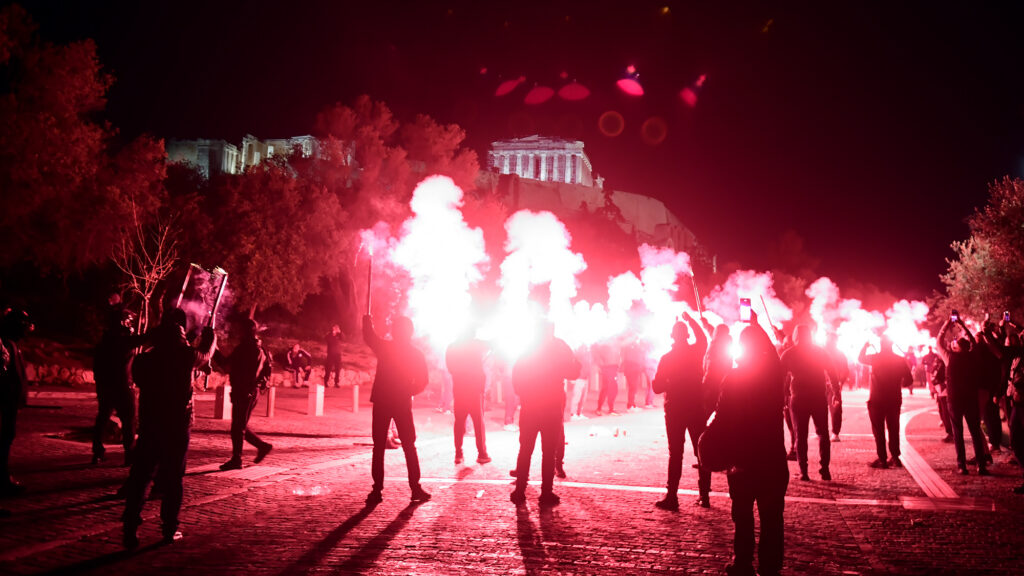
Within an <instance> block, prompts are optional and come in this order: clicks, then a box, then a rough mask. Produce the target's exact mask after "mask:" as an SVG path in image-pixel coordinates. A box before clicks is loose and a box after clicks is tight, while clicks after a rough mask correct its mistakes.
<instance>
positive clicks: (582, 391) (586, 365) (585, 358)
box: [569, 344, 590, 420]
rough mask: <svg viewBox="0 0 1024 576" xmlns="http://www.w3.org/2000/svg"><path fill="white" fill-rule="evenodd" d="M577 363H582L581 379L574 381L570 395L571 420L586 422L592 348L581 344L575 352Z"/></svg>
mask: <svg viewBox="0 0 1024 576" xmlns="http://www.w3.org/2000/svg"><path fill="white" fill-rule="evenodd" d="M575 354H576V361H577V362H579V363H580V377H579V378H577V379H575V380H573V381H572V386H571V388H572V394H570V395H569V419H570V420H586V418H587V417H586V416H585V415H584V414H583V405H584V404H585V403H586V401H587V389H588V388H590V347H589V346H587V345H586V344H581V345H580V346H579V348H577V349H576V351H575Z"/></svg>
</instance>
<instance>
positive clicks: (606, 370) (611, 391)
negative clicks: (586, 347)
mask: <svg viewBox="0 0 1024 576" xmlns="http://www.w3.org/2000/svg"><path fill="white" fill-rule="evenodd" d="M592 349H593V358H594V363H595V364H597V374H598V393H597V411H596V414H597V415H598V416H600V415H601V407H602V406H604V405H605V401H607V402H608V413H609V414H611V415H612V416H616V415H618V412H616V411H615V397H616V396H618V394H619V361H620V356H621V354H620V352H619V348H618V346H617V344H616V343H615V342H613V341H612V340H610V339H609V340H605V341H604V342H599V343H597V344H594V346H593V348H592Z"/></svg>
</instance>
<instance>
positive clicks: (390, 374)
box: [363, 314, 430, 506]
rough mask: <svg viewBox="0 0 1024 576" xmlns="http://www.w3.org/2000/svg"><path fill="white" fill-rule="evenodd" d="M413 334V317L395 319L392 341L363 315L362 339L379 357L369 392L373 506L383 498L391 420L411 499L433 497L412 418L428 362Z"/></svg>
mask: <svg viewBox="0 0 1024 576" xmlns="http://www.w3.org/2000/svg"><path fill="white" fill-rule="evenodd" d="M412 336H413V325H412V320H410V319H408V318H406V317H405V316H399V317H397V318H395V320H394V322H392V324H391V337H392V339H391V340H385V339H383V338H381V337H380V336H378V335H377V332H376V331H375V330H374V328H373V317H372V316H370V315H369V314H367V315H366V316H363V340H365V341H366V345H367V346H369V347H370V349H371V350H373V353H374V354H375V355H376V356H377V372H376V374H375V375H374V377H373V390H372V391H371V392H370V402H372V403H373V417H372V423H371V425H370V426H371V434H372V436H373V462H372V464H371V466H370V475H371V476H372V477H373V490H372V491H371V492H370V494H369V495H368V496H367V497H366V503H367V504H368V505H370V506H373V505H376V504H378V503H380V502H381V501H382V500H383V499H384V496H383V491H384V452H385V450H387V441H388V430H390V428H391V421H392V420H394V422H395V427H396V428H398V437H399V439H400V440H401V442H402V450H403V451H404V452H405V466H406V468H407V469H408V471H409V488H410V489H411V491H412V496H411V500H412V501H413V502H426V501H427V500H430V494H429V493H427V491H426V490H424V489H423V487H421V486H420V460H419V456H418V455H417V454H416V425H415V423H414V422H413V418H412V397H413V396H415V395H416V394H419V393H420V392H422V391H423V390H424V389H426V387H427V383H428V379H427V362H426V360H425V359H424V358H423V353H422V352H420V351H419V350H417V349H416V347H415V346H414V345H413V342H412Z"/></svg>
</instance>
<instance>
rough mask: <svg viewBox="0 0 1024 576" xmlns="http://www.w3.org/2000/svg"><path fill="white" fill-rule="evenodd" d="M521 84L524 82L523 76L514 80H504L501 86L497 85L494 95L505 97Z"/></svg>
mask: <svg viewBox="0 0 1024 576" xmlns="http://www.w3.org/2000/svg"><path fill="white" fill-rule="evenodd" d="M523 82H526V77H525V76H520V77H519V78H516V79H514V80H505V81H504V82H502V83H501V84H498V89H497V90H495V91H494V95H495V96H505V95H507V94H509V93H511V92H512V91H513V90H515V89H516V88H518V87H519V85H520V84H522V83H523Z"/></svg>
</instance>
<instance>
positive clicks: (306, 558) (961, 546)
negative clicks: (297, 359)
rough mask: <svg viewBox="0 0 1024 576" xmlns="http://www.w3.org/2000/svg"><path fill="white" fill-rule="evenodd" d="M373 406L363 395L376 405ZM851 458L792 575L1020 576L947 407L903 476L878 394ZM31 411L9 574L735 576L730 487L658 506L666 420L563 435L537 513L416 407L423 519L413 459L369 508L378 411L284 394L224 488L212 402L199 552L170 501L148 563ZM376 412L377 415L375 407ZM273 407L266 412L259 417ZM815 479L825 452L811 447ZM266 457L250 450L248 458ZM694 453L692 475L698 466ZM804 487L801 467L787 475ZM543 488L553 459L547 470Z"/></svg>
mask: <svg viewBox="0 0 1024 576" xmlns="http://www.w3.org/2000/svg"><path fill="white" fill-rule="evenodd" d="M364 396H365V394H364ZM844 400H845V403H846V406H845V413H846V421H845V422H844V428H843V434H842V437H843V438H842V442H840V443H837V444H833V448H832V458H833V464H832V473H833V476H834V481H832V482H823V481H821V480H820V479H818V478H817V477H816V476H815V475H813V474H812V481H811V482H801V481H799V480H798V479H797V478H796V477H794V478H793V479H792V481H791V483H790V487H789V492H788V494H787V502H786V513H785V516H786V562H785V573H787V574H815V575H818V574H843V575H852V574H1020V573H1021V572H1022V570H1024V568H1022V566H1024V565H1022V564H1021V558H1022V553H1021V552H1022V551H1024V522H1022V513H1024V498H1022V497H1020V496H1016V495H1014V494H1012V493H1011V492H1010V489H1011V488H1012V487H1013V486H1016V485H1017V484H1019V483H1020V478H1021V472H1020V468H1018V467H1017V466H1016V465H1015V464H1012V463H1010V462H1009V455H1008V454H1007V453H1006V451H1005V450H1004V452H1003V454H1000V455H997V456H996V460H997V461H996V465H995V466H994V468H993V472H994V474H995V475H994V476H993V477H990V478H982V477H978V476H974V475H972V476H968V477H962V476H959V475H958V474H956V473H955V465H954V455H953V448H952V445H949V444H943V443H941V441H940V438H941V436H942V434H941V431H940V429H939V428H938V426H937V425H938V419H937V416H936V414H935V408H934V402H933V401H932V400H931V399H929V398H928V396H927V394H922V393H921V392H918V394H917V395H915V396H905V398H904V406H903V413H904V415H903V424H904V429H905V431H906V436H905V442H904V443H905V445H906V447H905V449H904V455H905V460H906V463H907V466H906V467H905V468H903V469H892V470H873V469H870V468H869V467H868V463H869V462H870V461H871V460H872V459H874V457H875V456H874V447H873V441H872V439H871V437H870V434H869V429H868V424H867V417H866V411H865V409H864V400H865V395H864V393H863V392H850V393H847V394H846V397H845V399H844ZM30 402H31V404H32V406H30V407H29V408H27V409H25V410H23V411H22V413H21V419H20V422H19V425H20V428H19V434H20V435H19V437H18V439H17V441H16V443H15V449H14V454H13V467H14V471H15V473H16V475H17V476H18V477H19V479H20V480H22V481H23V482H24V483H25V484H26V485H27V486H29V489H28V491H27V492H26V494H25V495H23V496H22V497H20V498H17V499H12V500H6V501H3V502H0V504H2V505H3V507H5V508H7V509H9V510H11V511H12V513H13V514H12V516H11V517H10V518H6V519H3V520H0V573H4V574H8V573H9V574H28V573H85V574H141V573H175V574H177V573H183V572H185V571H187V572H188V573H191V574H236V573H246V574H307V573H334V574H336V573H343V574H344V573H351V574H401V575H403V576H408V575H413V574H558V573H565V574H616V575H621V574H638V573H710V574H720V573H723V568H724V566H725V565H726V564H727V563H728V562H729V560H730V557H731V542H732V523H731V520H730V518H729V498H728V493H727V486H726V481H725V477H724V476H723V475H719V474H716V475H715V476H714V478H713V481H712V490H713V493H712V500H711V504H712V507H711V508H710V509H703V508H699V507H696V506H693V507H691V506H683V507H682V508H681V510H680V511H679V512H678V513H670V512H665V511H662V510H658V509H656V508H654V506H653V503H654V502H655V501H656V500H658V499H659V498H660V496H661V493H662V490H663V488H662V486H663V484H664V480H665V467H666V460H667V456H666V452H667V450H666V443H665V437H664V431H663V420H662V415H661V413H660V411H658V410H646V411H642V412H637V413H631V414H623V415H621V416H604V417H600V418H591V419H589V420H586V421H579V422H571V423H569V424H567V426H566V435H567V440H568V443H569V445H568V447H567V455H566V464H565V466H566V470H567V472H568V474H569V477H568V478H567V479H565V480H561V481H556V492H558V493H559V494H560V495H561V496H562V504H561V505H560V506H558V507H557V508H554V509H540V508H539V507H538V505H537V500H536V497H537V496H538V495H539V489H538V488H537V487H536V486H533V487H531V489H530V490H529V496H530V500H529V502H528V506H527V507H525V508H521V509H519V510H517V509H516V507H515V506H513V505H512V504H511V503H510V502H509V500H508V494H509V492H510V490H511V487H510V483H509V482H510V478H509V477H508V470H509V468H510V467H511V466H512V465H513V462H514V459H515V451H516V449H517V438H516V436H515V435H514V434H513V433H511V432H505V431H503V430H501V422H500V419H501V412H502V410H501V407H500V406H498V407H496V408H495V409H493V410H491V411H489V412H488V414H487V422H488V445H489V446H490V451H491V455H492V456H493V457H494V462H492V463H490V464H487V465H484V466H479V465H476V464H475V463H473V459H474V458H475V450H474V448H473V444H472V438H471V437H467V439H466V455H467V460H468V461H469V462H470V463H472V465H468V466H467V465H460V466H455V465H454V464H453V449H452V446H451V432H450V429H449V427H450V422H451V416H449V415H444V414H439V413H437V412H436V411H434V410H432V409H431V408H429V407H427V406H426V402H420V404H422V406H420V407H418V408H417V409H416V422H417V427H418V429H419V436H420V438H419V440H418V442H417V444H418V446H419V452H420V458H421V461H422V463H423V472H424V481H423V483H424V486H425V487H426V488H427V490H428V491H431V492H432V493H433V494H434V498H433V499H432V500H431V501H430V502H427V503H425V504H421V505H418V506H413V505H410V504H409V500H408V496H409V491H408V486H407V484H406V481H405V467H404V461H403V458H402V455H401V451H400V450H399V451H389V452H388V454H387V469H386V474H387V476H388V478H387V482H386V486H385V491H384V502H383V503H382V504H381V505H380V506H378V507H376V508H375V509H373V510H366V509H364V507H363V499H364V497H365V496H366V493H367V492H368V491H369V488H370V480H369V437H368V436H367V435H366V434H367V431H368V430H369V410H368V405H365V404H364V405H363V406H362V409H361V410H360V412H359V413H358V414H353V413H352V412H351V394H350V393H349V392H348V391H347V390H337V389H331V390H328V396H327V412H326V415H325V416H323V417H320V418H314V417H309V416H306V415H304V411H305V407H306V399H305V393H304V391H301V390H292V389H284V390H282V391H281V392H280V394H279V395H278V405H277V411H276V415H275V417H274V418H272V419H271V418H266V417H263V416H256V417H254V419H253V428H254V429H255V430H257V431H258V432H260V433H265V434H264V436H265V438H266V439H268V440H269V441H271V442H272V443H273V444H274V451H273V452H272V453H271V455H270V456H269V457H268V458H267V460H266V461H264V462H263V463H262V464H261V465H259V466H251V465H250V466H247V467H246V468H244V469H242V470H239V471H231V472H220V471H219V470H218V469H217V465H218V464H220V463H221V462H222V461H224V460H225V459H226V458H227V455H228V452H229V438H228V435H227V429H228V426H229V424H228V423H227V422H224V421H218V420H214V419H212V418H211V417H210V416H212V414H213V407H212V404H211V403H209V402H203V403H201V404H200V414H201V415H202V416H203V417H200V418H199V419H198V420H197V422H196V426H195V428H194V432H193V440H192V449H191V451H190V453H189V467H188V476H187V477H186V480H185V490H186V496H185V505H184V509H183V512H182V526H181V529H182V531H183V532H184V533H185V538H184V539H183V540H182V541H180V542H177V543H175V544H173V545H167V546H162V545H159V544H158V542H159V520H158V518H157V517H156V515H157V508H158V506H157V505H156V503H155V502H151V503H149V504H148V505H147V507H146V511H145V518H146V522H145V523H144V525H143V527H142V529H141V530H140V536H141V538H142V547H141V548H140V549H139V550H137V551H135V552H132V553H126V552H124V551H122V549H121V545H120V534H121V532H120V522H119V517H120V513H121V511H122V507H123V505H122V503H121V502H119V501H116V500H114V499H112V498H111V496H110V495H111V494H112V493H113V492H114V490H116V488H117V487H118V486H119V485H120V483H121V482H122V481H123V479H124V478H125V476H126V474H127V471H126V469H125V468H121V467H119V466H118V464H119V463H120V459H121V454H120V449H119V448H118V447H117V446H108V455H109V456H110V457H111V458H110V460H108V461H107V462H104V463H102V464H100V465H99V466H91V465H89V459H90V455H89V444H88V442H87V429H88V426H89V424H90V420H91V418H92V410H93V406H94V405H93V403H92V402H91V401H90V400H88V399H82V398H67V397H55V396H53V395H43V396H39V397H35V398H33V399H32V400H31V401H30ZM364 402H365V398H364ZM259 411H260V408H257V412H259ZM810 444H811V469H812V470H816V469H817V466H816V463H817V450H816V441H815V440H814V439H813V438H812V441H811V443H810ZM253 454H254V451H253V450H251V449H250V448H247V452H246V459H247V461H248V460H250V459H251V457H252V456H253ZM692 461H693V460H692V457H691V456H690V455H689V454H688V455H687V458H686V463H687V464H689V463H692ZM684 468H685V469H684V476H683V482H682V486H683V488H685V489H687V492H686V493H684V494H682V495H681V498H682V500H683V501H684V502H687V501H689V500H695V499H696V492H695V488H696V483H697V478H696V471H695V470H693V469H691V468H690V467H689V466H684ZM791 469H792V470H793V471H794V472H796V464H795V463H792V464H791ZM533 471H534V476H535V477H536V476H537V474H538V460H536V459H535V462H534V467H533Z"/></svg>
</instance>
